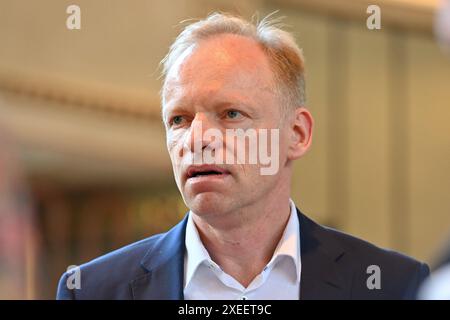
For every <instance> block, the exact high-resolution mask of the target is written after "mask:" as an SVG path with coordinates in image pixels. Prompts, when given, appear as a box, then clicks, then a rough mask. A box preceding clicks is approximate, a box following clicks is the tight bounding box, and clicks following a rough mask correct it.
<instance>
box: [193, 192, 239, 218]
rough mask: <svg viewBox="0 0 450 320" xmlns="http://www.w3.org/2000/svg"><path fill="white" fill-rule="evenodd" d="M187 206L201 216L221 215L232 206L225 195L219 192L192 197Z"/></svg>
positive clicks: (203, 193)
mask: <svg viewBox="0 0 450 320" xmlns="http://www.w3.org/2000/svg"><path fill="white" fill-rule="evenodd" d="M186 202H187V206H188V208H189V209H191V210H192V211H193V212H195V213H196V214H197V215H199V216H206V215H211V214H213V215H214V214H221V213H223V212H226V211H229V210H227V209H228V207H229V206H230V204H231V201H230V200H227V199H226V197H225V196H224V195H223V194H220V193H217V192H202V193H200V194H196V195H194V196H193V197H191V198H190V199H189V200H188V201H186Z"/></svg>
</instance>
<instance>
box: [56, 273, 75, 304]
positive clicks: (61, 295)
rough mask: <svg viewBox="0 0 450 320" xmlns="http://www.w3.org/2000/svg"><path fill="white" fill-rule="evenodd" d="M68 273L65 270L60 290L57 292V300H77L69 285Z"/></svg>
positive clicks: (60, 280) (60, 281)
mask: <svg viewBox="0 0 450 320" xmlns="http://www.w3.org/2000/svg"><path fill="white" fill-rule="evenodd" d="M67 277H68V275H67V273H66V272H65V273H64V274H63V275H62V276H61V279H59V283H58V291H57V293H56V300H75V295H74V293H73V290H71V289H69V288H68V287H67Z"/></svg>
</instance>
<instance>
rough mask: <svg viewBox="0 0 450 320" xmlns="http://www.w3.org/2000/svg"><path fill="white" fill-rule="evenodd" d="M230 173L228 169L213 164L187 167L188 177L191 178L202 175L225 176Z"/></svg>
mask: <svg viewBox="0 0 450 320" xmlns="http://www.w3.org/2000/svg"><path fill="white" fill-rule="evenodd" d="M229 174H230V172H229V171H228V170H225V169H222V168H220V167H217V166H213V165H211V166H209V165H202V166H190V167H189V168H188V169H187V172H186V178H187V180H189V179H194V178H202V177H223V176H226V175H229Z"/></svg>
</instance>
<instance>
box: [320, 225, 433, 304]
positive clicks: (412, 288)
mask: <svg viewBox="0 0 450 320" xmlns="http://www.w3.org/2000/svg"><path fill="white" fill-rule="evenodd" d="M323 228H324V230H325V231H326V232H327V233H328V234H329V235H330V236H331V237H332V238H333V239H334V241H336V242H337V244H338V245H340V246H341V247H342V248H343V249H344V250H345V251H346V254H345V255H344V257H343V260H346V263H347V265H348V268H350V269H352V270H353V274H354V276H353V294H354V296H355V297H358V298H363V299H365V298H369V296H367V297H366V296H365V295H361V292H364V293H367V292H369V291H367V279H368V278H369V277H370V276H371V275H373V274H375V273H379V275H380V277H381V288H382V289H383V290H382V292H383V295H380V296H379V297H380V298H383V299H386V298H387V299H414V298H415V297H416V294H417V290H418V288H419V286H420V284H421V283H422V282H423V281H424V279H425V278H426V277H427V276H428V275H429V273H430V270H429V267H428V266H427V265H426V264H425V263H422V262H420V261H418V260H416V259H414V258H412V257H409V256H407V255H405V254H402V253H399V252H396V251H394V250H389V249H385V248H381V247H378V246H376V245H374V244H372V243H370V242H367V241H365V240H362V239H359V238H357V237H354V236H351V235H349V234H346V233H344V232H341V231H338V230H335V229H332V228H327V227H323ZM371 294H372V296H375V294H374V293H373V292H372V293H371Z"/></svg>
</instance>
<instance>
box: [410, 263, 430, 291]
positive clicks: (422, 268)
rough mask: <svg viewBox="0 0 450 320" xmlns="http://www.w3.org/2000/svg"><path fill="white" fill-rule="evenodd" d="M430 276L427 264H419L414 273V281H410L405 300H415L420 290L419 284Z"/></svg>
mask: <svg viewBox="0 0 450 320" xmlns="http://www.w3.org/2000/svg"><path fill="white" fill-rule="evenodd" d="M429 275H430V268H429V267H428V265H427V264H425V263H421V264H420V265H419V268H418V270H417V271H416V274H415V277H414V280H413V281H411V285H410V287H409V290H408V291H407V296H406V297H405V298H406V299H417V294H418V291H419V289H420V286H421V284H422V283H423V282H424V280H425V279H426V278H427V277H428V276H429Z"/></svg>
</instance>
